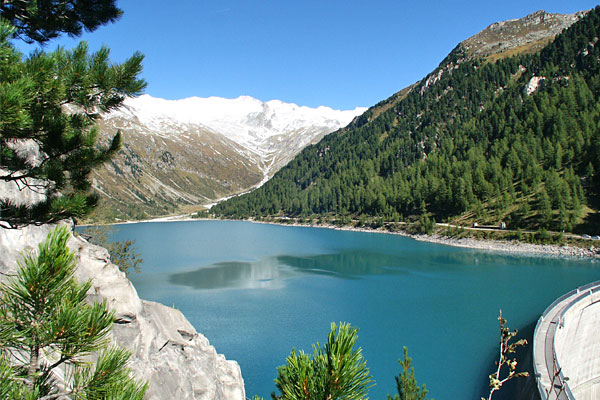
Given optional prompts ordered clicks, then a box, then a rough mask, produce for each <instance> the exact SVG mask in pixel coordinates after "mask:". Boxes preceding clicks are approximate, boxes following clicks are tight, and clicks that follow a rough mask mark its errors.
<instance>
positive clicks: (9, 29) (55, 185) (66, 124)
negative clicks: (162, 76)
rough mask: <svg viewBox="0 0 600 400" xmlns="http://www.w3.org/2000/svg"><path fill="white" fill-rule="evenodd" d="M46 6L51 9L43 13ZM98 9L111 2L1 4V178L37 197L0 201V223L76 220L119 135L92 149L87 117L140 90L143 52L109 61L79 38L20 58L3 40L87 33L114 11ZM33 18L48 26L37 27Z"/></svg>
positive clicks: (93, 133)
mask: <svg viewBox="0 0 600 400" xmlns="http://www.w3.org/2000/svg"><path fill="white" fill-rule="evenodd" d="M111 4H112V6H111ZM51 6H56V7H57V8H56V9H53V11H49V9H47V7H51ZM85 7H88V8H85ZM96 7H98V9H97V8H96ZM105 7H108V8H111V7H113V8H114V1H106V0H105V1H99V0H80V1H58V0H47V1H5V2H2V7H0V16H2V17H4V18H8V19H9V20H11V21H12V22H13V23H16V24H17V26H16V27H13V26H10V25H9V24H8V23H7V22H6V19H2V20H1V21H0V104H2V109H1V110H0V182H1V181H4V182H6V183H12V184H14V185H17V186H18V187H19V188H20V189H22V188H28V189H30V190H32V191H34V192H38V193H41V194H42V195H43V199H42V200H40V201H38V202H36V203H33V204H16V203H14V202H11V201H9V199H0V220H2V221H3V224H0V225H1V226H2V227H5V228H6V227H11V228H15V227H19V226H22V225H27V224H32V223H36V224H40V223H47V222H54V221H57V220H60V219H64V218H68V217H81V216H84V215H85V214H86V213H88V212H89V211H90V210H91V208H92V207H93V206H94V205H95V204H96V202H97V196H96V195H94V194H91V193H90V192H89V188H90V185H91V184H90V182H89V179H88V175H89V173H90V172H91V170H92V169H93V168H95V167H97V166H98V165H100V164H101V163H103V162H104V161H106V160H108V159H109V158H110V157H111V156H112V155H113V154H114V153H115V152H116V151H117V150H118V149H119V146H120V141H121V136H120V134H119V133H118V132H117V133H116V134H115V136H114V137H113V139H112V141H111V142H110V143H108V144H107V145H106V146H99V145H98V143H97V135H98V131H97V128H96V126H95V124H94V122H95V120H96V119H97V118H99V116H100V115H101V114H102V113H104V112H107V111H110V110H112V109H114V108H116V107H118V106H119V105H120V104H121V103H122V102H123V100H124V99H125V97H126V96H131V95H137V94H139V93H141V91H142V90H143V88H144V87H145V82H144V81H143V80H142V79H140V78H139V74H140V72H141V68H142V60H143V56H142V55H141V54H139V53H136V54H134V55H133V56H132V57H131V58H129V59H128V60H127V61H125V62H123V63H122V64H113V63H111V62H110V60H109V50H108V48H106V47H103V48H101V49H100V50H99V51H97V52H95V53H92V54H90V53H89V52H88V47H87V44H86V43H85V42H82V43H80V44H79V45H78V46H77V47H76V48H75V49H73V50H65V49H62V48H58V49H57V50H56V51H54V52H50V53H46V52H43V51H40V50H38V51H35V52H33V53H32V54H30V55H29V56H23V55H22V54H20V53H19V52H18V51H17V50H16V49H15V48H14V46H13V45H12V44H11V42H10V40H11V38H12V37H13V35H15V34H16V35H21V36H23V35H24V36H26V37H29V38H31V39H32V40H39V41H42V42H43V41H45V40H47V39H48V38H51V37H55V36H56V35H58V34H59V33H60V32H66V33H69V34H72V35H76V34H79V33H80V32H81V29H84V28H85V29H89V30H93V29H95V28H96V27H97V26H99V25H101V24H103V23H106V22H108V21H111V20H113V19H114V18H116V16H117V15H118V14H119V12H120V11H118V10H116V9H115V10H113V11H114V12H112V11H111V12H109V14H110V15H113V17H114V18H113V17H110V16H107V15H105V14H104V13H103V12H100V11H101V10H104V9H105ZM21 8H22V10H21V11H19V9H21ZM61 10H62V11H61ZM96 11H98V12H99V15H98V16H97V17H95V12H96ZM11 13H13V14H14V17H11V15H13V14H11ZM28 13H32V15H33V16H32V17H31V19H30V18H29V16H28V15H29V14H28ZM111 13H112V14H111ZM35 16H37V17H35ZM38 17H39V18H41V19H42V20H44V21H46V22H47V23H48V26H44V25H43V24H42V26H40V25H37V22H36V21H38V20H37V19H36V18H38ZM53 18H54V19H53ZM15 19H16V20H17V22H18V23H17V22H15ZM38 22H39V21H38ZM39 35H41V37H40V36H39Z"/></svg>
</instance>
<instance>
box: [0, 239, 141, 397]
mask: <svg viewBox="0 0 600 400" xmlns="http://www.w3.org/2000/svg"><path fill="white" fill-rule="evenodd" d="M69 237H70V234H69V232H68V230H67V229H66V227H59V228H57V229H55V230H54V231H52V232H50V234H49V235H48V237H47V239H46V240H45V241H44V242H43V243H41V244H40V245H39V246H38V251H37V254H33V253H30V254H27V255H24V257H23V259H22V260H21V261H19V262H18V271H17V275H16V276H13V277H10V278H9V279H8V281H7V282H6V283H4V284H2V285H0V397H1V398H23V399H39V398H46V399H52V398H63V396H66V397H68V398H73V399H113V400H117V399H122V400H126V399H127V400H130V399H131V400H135V399H139V400H141V399H142V398H143V395H144V392H145V390H146V385H145V384H140V383H137V382H136V381H134V380H133V379H131V378H130V376H129V375H130V370H129V369H128V368H127V367H126V363H127V361H128V359H129V353H128V352H127V351H126V350H123V349H120V348H117V347H111V348H107V335H108V333H109V332H110V329H111V327H112V324H113V321H114V313H113V312H111V311H109V310H108V306H107V304H106V302H103V303H94V304H88V303H87V302H86V295H87V292H88V291H89V289H90V287H91V281H88V282H85V283H83V284H80V283H78V282H77V281H76V280H75V278H74V273H75V269H76V265H77V259H76V255H75V253H73V252H71V251H70V250H69V249H68V247H67V241H68V240H69ZM97 352H100V355H99V357H98V360H97V361H96V363H95V365H94V364H92V363H91V362H90V359H89V357H88V356H89V355H90V354H92V353H97Z"/></svg>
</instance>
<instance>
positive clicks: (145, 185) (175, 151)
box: [94, 95, 365, 219]
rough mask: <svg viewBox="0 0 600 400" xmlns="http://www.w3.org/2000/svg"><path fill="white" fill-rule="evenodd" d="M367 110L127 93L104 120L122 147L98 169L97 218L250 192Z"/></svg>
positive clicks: (154, 212) (107, 131)
mask: <svg viewBox="0 0 600 400" xmlns="http://www.w3.org/2000/svg"><path fill="white" fill-rule="evenodd" d="M364 111H365V109H364V108H356V109H354V110H349V111H339V110H333V109H331V108H329V107H318V108H310V107H304V106H298V105H296V104H290V103H284V102H282V101H279V100H272V101H268V102H262V101H260V100H257V99H254V98H252V97H248V96H241V97H238V98H237V99H224V98H220V97H209V98H198V97H192V98H188V99H183V100H165V99H160V98H154V97H151V96H149V95H143V96H140V97H136V98H129V99H127V100H126V101H125V104H124V106H123V107H121V108H120V109H118V110H116V111H113V112H111V113H110V114H107V115H106V116H104V119H103V120H102V121H100V123H99V126H100V129H101V132H102V135H103V136H104V137H106V138H109V137H111V136H112V135H114V133H115V132H116V131H118V130H119V131H121V133H122V134H123V142H124V145H123V148H122V150H121V151H120V152H119V155H118V156H117V157H115V158H114V159H113V160H112V161H110V162H109V163H107V164H106V166H105V167H103V168H102V169H100V170H98V171H96V172H95V173H94V187H95V189H97V191H98V192H100V193H101V194H102V195H103V197H104V201H103V203H104V204H103V206H101V207H100V210H99V211H98V213H97V216H98V217H100V218H104V219H106V218H112V217H117V218H132V217H133V218H141V217H147V216H155V215H162V214H167V213H171V212H174V211H176V210H178V209H179V208H181V206H185V205H190V206H197V205H200V204H206V203H210V202H213V201H215V200H218V199H220V198H222V197H226V196H231V195H234V194H236V193H240V192H244V191H247V190H250V189H252V188H253V187H256V186H258V185H260V184H262V183H264V182H266V180H267V179H268V178H269V177H270V176H272V175H273V174H274V173H275V172H276V171H277V170H278V169H279V168H281V167H282V166H283V165H285V164H286V163H287V162H288V161H289V160H291V159H292V158H293V157H294V156H295V155H296V154H297V153H298V152H299V151H300V150H302V149H303V148H304V147H305V146H307V145H308V144H310V143H315V142H317V141H318V140H320V139H321V138H322V137H323V136H324V135H326V134H328V133H330V132H333V131H335V130H337V129H339V128H342V127H344V126H346V125H347V124H348V123H349V122H350V121H351V120H352V119H353V118H354V117H356V116H358V115H360V114H361V113H362V112H364Z"/></svg>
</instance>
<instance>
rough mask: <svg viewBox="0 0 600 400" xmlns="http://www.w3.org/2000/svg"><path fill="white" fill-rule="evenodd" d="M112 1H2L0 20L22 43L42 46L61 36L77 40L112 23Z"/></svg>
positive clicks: (116, 12) (115, 15) (118, 12)
mask: <svg viewBox="0 0 600 400" xmlns="http://www.w3.org/2000/svg"><path fill="white" fill-rule="evenodd" d="M121 14H122V11H121V10H120V9H119V8H117V6H116V0H3V1H2V2H1V3H0V16H1V17H2V18H3V19H4V20H6V21H8V22H9V23H10V24H11V25H12V26H14V27H15V28H16V30H15V32H14V33H15V35H17V36H18V37H20V38H22V39H23V40H25V41H26V42H29V43H32V42H39V43H45V42H47V41H48V40H50V39H53V38H56V37H58V36H60V35H61V34H63V33H66V34H68V35H69V36H79V35H80V34H81V33H82V31H83V30H86V31H88V32H92V31H94V30H96V29H97V28H98V27H100V26H102V25H104V24H107V23H109V22H114V21H116V20H117V19H118V18H119V17H120V16H121Z"/></svg>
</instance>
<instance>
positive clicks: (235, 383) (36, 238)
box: [0, 225, 245, 400]
mask: <svg viewBox="0 0 600 400" xmlns="http://www.w3.org/2000/svg"><path fill="white" fill-rule="evenodd" d="M53 227H54V226H50V225H45V226H28V227H24V228H22V229H14V230H10V229H1V228H0V254H2V257H0V273H1V274H0V280H4V279H6V276H7V275H10V274H14V273H15V271H16V268H17V264H16V260H17V259H18V258H19V257H20V255H21V254H22V252H23V251H27V250H31V249H35V248H36V247H37V245H38V243H40V242H41V241H43V240H44V239H45V238H46V236H47V234H48V232H49V231H50V230H51V229H52V228H53ZM69 246H70V247H71V248H72V249H73V250H75V251H77V253H78V255H79V261H80V262H79V268H78V270H77V274H76V277H77V279H79V280H80V281H84V280H87V279H92V282H93V284H92V288H91V289H90V292H89V293H88V298H89V300H90V301H97V300H102V299H106V301H107V303H108V305H109V307H110V308H111V309H113V310H115V312H116V322H115V324H114V327H113V330H112V332H111V336H112V341H113V342H114V343H117V344H119V345H120V346H122V347H125V348H127V349H129V350H130V351H131V352H132V353H133V355H132V358H131V361H130V366H131V368H132V369H133V371H134V373H135V375H136V377H137V378H139V379H143V380H148V381H149V389H148V391H147V395H146V398H147V399H148V400H158V399H169V400H170V399H183V400H187V399H189V400H208V399H215V400H221V399H227V400H230V399H232V400H234V399H240V400H242V399H244V398H245V391H244V381H243V379H242V374H241V371H240V367H239V365H238V364H237V363H236V362H235V361H228V360H226V359H225V357H224V356H223V355H221V354H217V352H216V351H215V348H214V347H213V346H211V345H210V343H209V341H208V339H206V337H204V336H203V335H201V334H199V333H197V332H196V330H195V329H194V327H193V326H192V325H191V324H190V323H189V321H188V320H187V319H186V318H185V316H184V315H183V314H182V313H181V312H180V311H178V310H176V309H173V308H170V307H167V306H164V305H162V304H158V303H155V302H151V301H144V300H141V299H140V298H139V297H138V295H137V292H136V290H135V288H134V287H133V285H132V284H131V282H130V281H129V280H128V279H127V278H126V276H125V274H124V273H123V272H121V271H120V270H119V269H118V267H117V266H116V265H114V264H112V263H111V262H110V257H109V254H108V252H107V250H106V249H104V248H102V247H98V246H94V245H92V244H90V243H88V242H87V241H85V240H84V239H82V238H81V237H79V236H77V235H74V236H73V237H72V238H71V240H70V242H69Z"/></svg>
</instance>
